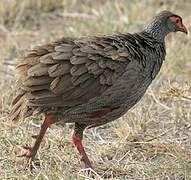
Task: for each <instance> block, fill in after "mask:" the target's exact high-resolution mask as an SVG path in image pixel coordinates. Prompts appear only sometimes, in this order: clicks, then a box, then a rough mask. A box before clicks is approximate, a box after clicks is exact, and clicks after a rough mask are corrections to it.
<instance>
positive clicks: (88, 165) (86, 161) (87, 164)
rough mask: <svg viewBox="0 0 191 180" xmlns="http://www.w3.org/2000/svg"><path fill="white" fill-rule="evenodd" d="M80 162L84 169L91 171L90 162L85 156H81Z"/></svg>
mask: <svg viewBox="0 0 191 180" xmlns="http://www.w3.org/2000/svg"><path fill="white" fill-rule="evenodd" d="M81 161H83V162H84V165H85V169H93V167H92V164H91V162H90V160H89V159H88V158H87V157H86V156H82V158H81Z"/></svg>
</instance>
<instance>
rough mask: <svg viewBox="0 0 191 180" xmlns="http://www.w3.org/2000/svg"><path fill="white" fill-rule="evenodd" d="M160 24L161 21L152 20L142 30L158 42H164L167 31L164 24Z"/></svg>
mask: <svg viewBox="0 0 191 180" xmlns="http://www.w3.org/2000/svg"><path fill="white" fill-rule="evenodd" d="M161 24H162V22H161V21H153V22H151V23H150V24H148V25H147V26H146V27H145V28H144V32H146V33H148V34H149V35H150V36H152V37H153V38H154V39H156V40H158V41H160V42H164V39H165V37H166V35H167V34H168V33H169V31H168V30H167V28H166V27H165V26H162V25H161Z"/></svg>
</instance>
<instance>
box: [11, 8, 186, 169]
mask: <svg viewBox="0 0 191 180" xmlns="http://www.w3.org/2000/svg"><path fill="white" fill-rule="evenodd" d="M173 31H182V32H185V33H187V31H186V28H185V26H184V25H183V24H182V19H181V18H180V16H178V15H175V14H173V13H171V12H169V11H163V12H162V13H160V14H159V15H157V16H156V17H155V18H154V19H153V21H152V22H151V23H150V24H149V25H148V26H146V27H145V29H144V30H143V31H142V32H140V33H135V34H114V35H105V36H94V37H84V38H79V39H75V38H62V39H60V40H59V41H56V42H53V43H50V44H47V45H44V46H39V47H36V48H35V49H33V50H32V51H30V52H29V53H28V54H27V55H26V56H25V57H24V58H23V59H22V60H21V61H20V63H19V64H18V66H17V69H18V71H19V73H20V79H19V80H18V82H17V95H16V97H15V98H14V100H13V103H12V105H13V107H12V111H11V113H10V118H11V119H12V120H14V121H16V120H19V119H24V118H26V117H29V116H30V115H32V114H33V112H38V113H43V114H45V120H44V123H43V125H42V127H41V131H40V133H39V135H38V136H36V137H37V140H36V142H35V144H34V146H33V147H32V148H30V147H25V149H27V150H28V151H27V152H26V153H25V154H24V156H27V157H28V158H29V159H28V160H29V164H30V167H32V166H31V162H32V160H33V159H34V156H35V154H36V152H37V150H38V148H39V145H40V142H41V140H42V138H43V135H44V134H45V132H46V129H47V128H48V127H49V126H50V125H51V124H52V123H54V122H56V121H62V122H64V123H75V130H74V134H73V141H74V144H75V145H76V146H77V149H78V151H79V152H80V154H81V156H82V160H83V161H84V163H85V166H86V167H91V163H90V161H89V159H88V157H87V155H86V153H85V151H84V148H83V146H82V143H81V140H82V137H83V130H84V129H85V128H86V127H95V126H99V125H102V124H105V123H107V122H110V121H113V120H115V119H117V118H119V117H120V116H122V115H123V114H124V113H126V112H127V111H128V110H129V109H130V108H131V107H132V106H133V105H135V104H136V103H137V102H138V101H139V100H140V99H141V97H142V96H143V95H144V93H145V91H146V89H147V88H148V86H149V85H150V84H151V82H152V80H153V79H154V78H155V76H156V75H157V73H158V72H159V70H160V67H161V65H162V62H163V60H164V59H165V54H166V53H165V42H164V38H165V36H166V35H167V34H168V33H170V32H173Z"/></svg>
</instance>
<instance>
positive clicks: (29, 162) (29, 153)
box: [20, 115, 53, 170]
mask: <svg viewBox="0 0 191 180" xmlns="http://www.w3.org/2000/svg"><path fill="white" fill-rule="evenodd" d="M51 124H53V119H52V117H51V115H47V116H46V117H45V120H44V122H43V124H42V125H41V129H40V132H39V134H38V135H37V136H35V139H36V140H35V143H34V145H33V146H32V147H28V146H23V148H24V149H26V150H27V151H26V152H25V153H24V154H22V155H20V157H27V159H28V160H27V165H28V166H29V168H30V170H32V168H33V166H32V161H33V160H34V158H35V155H36V153H37V151H38V149H39V146H40V143H41V141H42V139H43V137H44V135H45V133H46V130H47V129H48V128H49V127H50V125H51Z"/></svg>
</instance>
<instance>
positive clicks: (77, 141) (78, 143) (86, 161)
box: [72, 131, 92, 169]
mask: <svg viewBox="0 0 191 180" xmlns="http://www.w3.org/2000/svg"><path fill="white" fill-rule="evenodd" d="M72 140H73V143H74V145H75V146H76V147H77V149H78V151H79V153H80V156H81V160H82V161H83V162H84V164H85V168H91V169H92V165H91V162H90V160H89V158H88V156H87V154H86V152H85V150H84V147H83V145H82V138H79V137H78V136H76V133H75V131H74V133H73V135H72Z"/></svg>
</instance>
